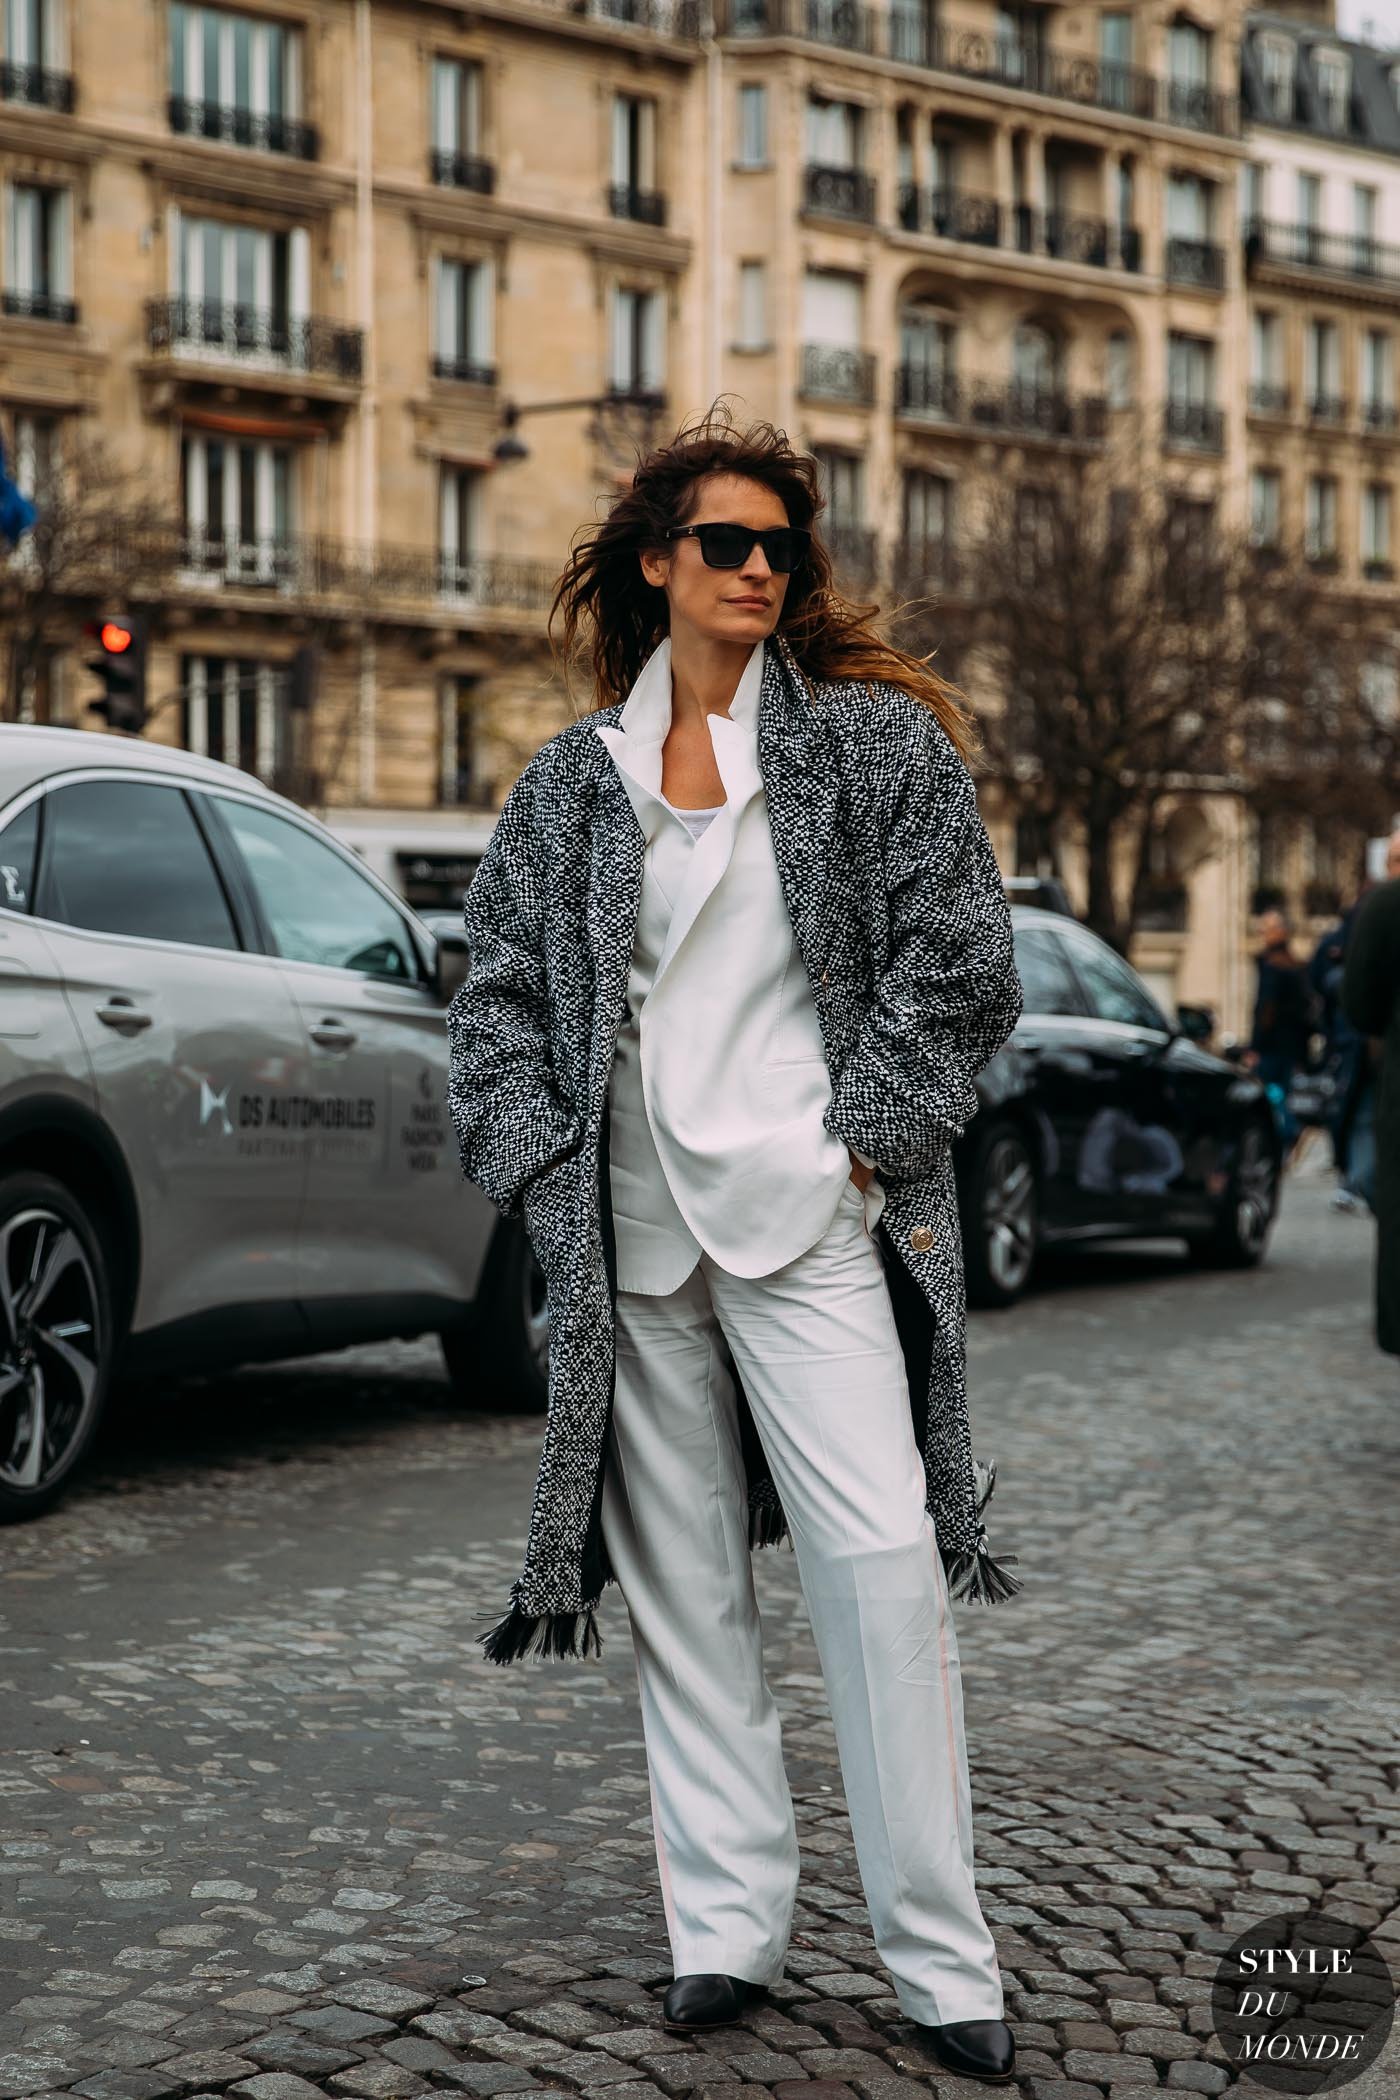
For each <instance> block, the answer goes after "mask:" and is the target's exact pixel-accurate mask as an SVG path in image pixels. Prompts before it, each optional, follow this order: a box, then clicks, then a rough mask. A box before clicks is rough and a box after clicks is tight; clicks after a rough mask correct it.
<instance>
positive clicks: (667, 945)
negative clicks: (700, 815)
mask: <svg viewBox="0 0 1400 2100" xmlns="http://www.w3.org/2000/svg"><path fill="white" fill-rule="evenodd" d="M710 737H711V741H712V742H713V744H714V747H715V763H716V764H717V765H718V767H719V774H720V779H721V780H722V781H723V782H724V806H723V808H722V809H721V810H720V812H719V815H718V816H717V817H715V818H713V819H712V820H711V822H710V824H709V826H708V828H707V829H706V830H705V831H703V832H702V833H701V834H700V837H699V838H698V839H697V840H696V842H695V844H694V845H693V846H692V848H691V850H690V858H689V860H688V862H687V864H686V874H685V881H684V883H683V884H682V885H681V891H680V895H679V896H678V897H677V899H676V903H675V909H674V910H673V911H672V913H671V922H670V925H669V927H668V929H667V933H666V939H665V942H664V944H663V946H662V949H661V954H660V957H659V958H658V960H657V965H656V976H655V978H654V980H653V989H655V986H656V985H658V984H660V982H661V980H662V978H663V977H664V976H665V974H666V971H667V969H668V968H669V966H670V964H671V961H672V958H673V957H674V956H675V954H676V951H677V950H678V949H679V947H680V946H681V943H682V942H683V941H684V939H685V937H686V935H687V934H688V933H689V932H690V929H691V927H692V926H693V925H694V924H695V921H696V920H697V919H698V918H699V916H700V914H701V912H702V911H703V910H704V908H705V905H706V903H707V902H708V900H709V899H710V898H711V897H712V896H713V895H714V892H715V889H716V887H717V885H718V884H719V882H720V881H721V879H722V878H723V875H724V872H725V870H726V868H727V867H728V866H729V863H730V860H731V859H732V857H733V853H734V842H735V839H736V838H737V837H738V833H739V825H740V822H741V821H742V818H743V815H744V811H745V810H746V809H747V808H748V806H749V804H750V803H751V802H752V801H753V798H754V796H755V795H757V794H758V793H760V791H761V790H762V787H763V781H762V777H761V776H760V774H759V770H758V767H757V765H756V763H755V761H754V758H753V746H752V743H751V741H750V739H749V737H748V735H747V734H746V732H745V731H744V730H742V729H740V727H739V726H738V724H737V723H735V722H731V721H728V720H726V719H725V717H724V716H722V715H720V716H716V718H715V719H714V720H713V721H712V722H711V724H710Z"/></svg>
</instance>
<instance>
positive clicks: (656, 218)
mask: <svg viewBox="0 0 1400 2100" xmlns="http://www.w3.org/2000/svg"><path fill="white" fill-rule="evenodd" d="M608 210H609V211H610V212H611V213H612V215H613V217H614V218H615V219H631V220H633V221H634V222H635V223H636V224H637V225H638V226H664V225H665V224H666V199H665V198H664V197H663V196H662V194H661V192H660V190H642V189H638V188H637V186H636V184H635V183H631V182H614V183H610V184H609V186H608Z"/></svg>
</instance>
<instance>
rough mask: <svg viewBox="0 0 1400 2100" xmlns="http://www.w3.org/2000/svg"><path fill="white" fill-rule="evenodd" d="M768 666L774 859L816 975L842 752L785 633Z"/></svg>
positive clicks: (765, 761)
mask: <svg viewBox="0 0 1400 2100" xmlns="http://www.w3.org/2000/svg"><path fill="white" fill-rule="evenodd" d="M763 669H764V676H763V687H762V690H761V692H760V695H759V703H758V763H759V769H760V771H761V773H762V776H763V785H764V789H765V791H766V793H767V797H768V817H769V823H770V827H771V830H772V836H773V854H774V858H775V859H776V861H777V863H778V877H779V880H780V882H781V883H782V889H783V898H784V901H785V903H786V904H787V908H788V917H789V918H790V919H791V921H792V930H793V932H794V934H795V935H796V936H797V942H798V946H799V947H800V948H801V950H802V955H803V959H804V961H805V962H806V964H807V966H808V969H809V970H810V971H813V972H816V971H817V970H819V968H820V966H821V952H820V950H821V930H822V928H823V927H824V925H825V923H826V911H825V903H826V887H827V883H828V881H829V879H830V873H831V851H832V839H833V835H834V833H835V829H836V818H837V811H838V807H839V804H840V797H841V782H840V777H839V772H838V760H837V753H836V748H835V742H834V739H833V738H831V737H830V736H828V734H827V730H826V725H825V723H824V721H823V720H822V717H821V713H820V710H819V709H818V707H817V705H816V702H815V700H814V699H813V697H812V694H811V692H810V690H809V688H808V684H807V681H806V680H805V679H804V678H803V676H802V673H801V672H800V671H799V669H798V667H797V662H796V659H795V657H794V656H793V653H792V650H791V647H790V646H789V644H788V641H787V638H786V636H785V635H783V634H781V633H775V634H774V635H773V636H772V637H771V639H770V642H769V646H768V649H767V652H766V656H765V661H764V667H763Z"/></svg>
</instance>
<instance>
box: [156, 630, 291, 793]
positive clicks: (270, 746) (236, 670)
mask: <svg viewBox="0 0 1400 2100" xmlns="http://www.w3.org/2000/svg"><path fill="white" fill-rule="evenodd" d="M288 684H289V679H288V672H287V667H286V665H285V664H270V663H257V662H255V661H253V660H252V659H250V658H247V657H235V656H182V657H181V659H180V693H181V715H182V730H181V741H182V743H183V744H184V747H185V749H186V750H187V751H194V752H197V753H198V755H199V756H200V757H201V758H217V759H221V760H222V761H223V763H224V764H225V765H227V766H239V767H241V769H242V770H243V771H244V772H245V773H256V774H257V776H258V778H259V779H260V780H268V781H275V780H277V779H279V778H280V777H281V776H283V775H284V774H285V772H286V770H287V767H288V765H289V762H290V758H291V737H290V710H289V708H288V704H287V703H288Z"/></svg>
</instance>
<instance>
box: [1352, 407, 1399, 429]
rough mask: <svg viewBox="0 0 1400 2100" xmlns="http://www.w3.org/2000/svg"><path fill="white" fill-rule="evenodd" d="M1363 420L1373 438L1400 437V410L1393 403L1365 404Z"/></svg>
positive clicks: (1362, 409) (1362, 414)
mask: <svg viewBox="0 0 1400 2100" xmlns="http://www.w3.org/2000/svg"><path fill="white" fill-rule="evenodd" d="M1361 420H1362V422H1363V423H1364V425H1365V426H1366V429H1367V430H1368V431H1369V432H1370V433H1371V435H1372V436H1373V437H1395V436H1397V435H1400V409H1397V407H1396V406H1395V403H1394V402H1393V401H1366V402H1363V404H1362V408H1361Z"/></svg>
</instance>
